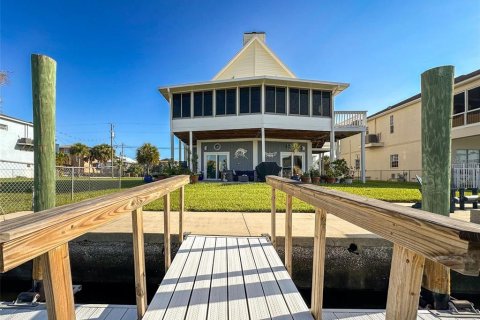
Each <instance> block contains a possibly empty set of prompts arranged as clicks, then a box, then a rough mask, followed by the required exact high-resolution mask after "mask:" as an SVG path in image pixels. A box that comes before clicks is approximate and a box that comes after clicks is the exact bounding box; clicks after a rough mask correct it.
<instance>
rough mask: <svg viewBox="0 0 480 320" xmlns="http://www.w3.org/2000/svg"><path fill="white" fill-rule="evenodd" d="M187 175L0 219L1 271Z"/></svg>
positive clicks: (174, 185) (170, 188) (171, 187)
mask: <svg viewBox="0 0 480 320" xmlns="http://www.w3.org/2000/svg"><path fill="white" fill-rule="evenodd" d="M189 181H190V177H189V176H187V175H182V176H175V177H172V178H168V179H165V180H161V181H158V182H154V183H150V184H147V185H143V186H138V187H134V188H131V189H128V190H125V191H122V192H117V193H114V194H109V195H105V196H102V197H98V198H94V199H91V200H90V199H89V200H84V201H81V202H77V203H74V204H69V205H64V206H60V207H56V208H52V209H48V210H44V211H41V212H37V213H36V214H31V215H28V216H23V217H19V218H14V219H11V220H6V221H5V222H2V223H0V272H6V271H8V270H11V269H12V268H14V267H16V266H19V265H20V264H22V263H24V262H27V261H29V260H32V259H34V258H36V257H38V256H39V255H41V254H43V253H45V252H47V251H49V250H52V249H54V248H56V247H58V246H60V245H62V244H64V243H67V242H68V241H70V240H73V239H75V238H77V237H79V236H81V235H83V234H85V233H87V232H89V231H91V230H93V229H96V228H98V227H101V226H103V225H105V224H107V223H110V222H112V221H115V220H117V219H119V218H121V217H123V216H124V214H130V213H131V212H132V211H134V210H137V209H139V208H140V209H141V208H142V207H143V206H144V205H146V204H148V203H150V202H152V201H154V200H156V199H159V198H161V197H162V196H165V195H167V194H169V193H170V192H172V191H174V190H176V189H178V188H181V187H182V186H184V185H186V184H188V183H189Z"/></svg>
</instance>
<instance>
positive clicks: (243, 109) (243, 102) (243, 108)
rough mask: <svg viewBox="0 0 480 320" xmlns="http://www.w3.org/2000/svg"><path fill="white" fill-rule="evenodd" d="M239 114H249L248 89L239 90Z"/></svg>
mask: <svg viewBox="0 0 480 320" xmlns="http://www.w3.org/2000/svg"><path fill="white" fill-rule="evenodd" d="M240 113H250V88H240Z"/></svg>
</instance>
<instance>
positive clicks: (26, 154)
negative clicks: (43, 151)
mask: <svg viewBox="0 0 480 320" xmlns="http://www.w3.org/2000/svg"><path fill="white" fill-rule="evenodd" d="M14 177H28V178H32V177H33V123H32V122H28V121H24V120H20V119H16V118H13V117H9V116H6V115H4V114H0V178H14Z"/></svg>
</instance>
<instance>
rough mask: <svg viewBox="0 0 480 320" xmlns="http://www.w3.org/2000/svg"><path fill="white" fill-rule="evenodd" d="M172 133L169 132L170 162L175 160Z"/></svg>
mask: <svg viewBox="0 0 480 320" xmlns="http://www.w3.org/2000/svg"><path fill="white" fill-rule="evenodd" d="M174 137H175V136H174V135H173V132H170V160H172V161H173V159H174V158H175V140H174Z"/></svg>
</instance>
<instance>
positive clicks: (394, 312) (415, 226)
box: [267, 176, 480, 320]
mask: <svg viewBox="0 0 480 320" xmlns="http://www.w3.org/2000/svg"><path fill="white" fill-rule="evenodd" d="M267 184H269V185H270V186H271V187H272V211H271V212H272V219H271V221H272V225H271V233H272V235H271V237H272V242H273V243H275V242H276V234H275V233H276V231H275V220H276V219H275V215H276V214H275V213H276V209H275V198H276V195H275V193H276V190H280V191H283V192H285V193H286V195H287V202H286V217H285V219H286V221H285V266H286V268H287V270H288V272H289V273H290V274H292V198H293V197H295V198H298V199H299V200H302V201H304V202H306V203H308V204H310V205H312V206H314V207H315V208H316V210H315V234H314V254H313V275H312V305H311V310H312V313H313V315H314V317H315V318H316V319H321V315H322V299H323V276H324V265H325V228H326V216H327V212H328V213H331V214H334V215H336V216H338V217H339V218H341V219H343V220H346V221H348V222H350V223H353V224H355V225H357V226H359V227H362V228H364V229H366V230H368V231H370V232H372V233H375V234H377V235H379V236H381V237H383V238H385V239H386V240H389V241H391V242H393V255H392V262H391V270H390V283H389V287H388V298H387V311H386V319H405V320H407V319H416V317H417V309H418V301H419V295H420V287H421V282H422V275H423V268H424V262H425V259H430V260H432V261H435V262H438V263H440V264H442V265H444V266H446V267H448V268H450V269H452V270H455V271H458V272H460V273H462V274H465V275H474V276H476V275H478V274H479V271H480V226H479V225H477V224H473V223H470V222H464V221H460V220H457V219H452V218H449V217H445V216H441V215H436V214H433V213H429V212H426V211H420V210H416V209H412V208H407V207H401V206H398V205H394V204H390V203H386V202H383V201H380V200H375V199H369V198H364V197H360V196H356V195H352V194H348V193H345V192H341V191H336V190H329V189H326V188H323V187H320V186H315V185H311V184H302V183H299V182H296V181H293V180H289V179H285V178H280V177H276V176H268V177H267Z"/></svg>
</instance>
